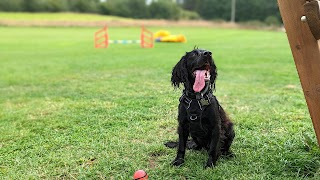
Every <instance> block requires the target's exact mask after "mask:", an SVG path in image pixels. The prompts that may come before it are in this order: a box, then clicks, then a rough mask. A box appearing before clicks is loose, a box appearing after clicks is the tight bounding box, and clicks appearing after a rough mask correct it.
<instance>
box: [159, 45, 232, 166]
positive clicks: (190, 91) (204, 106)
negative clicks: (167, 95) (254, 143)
mask: <svg viewBox="0 0 320 180" xmlns="http://www.w3.org/2000/svg"><path fill="white" fill-rule="evenodd" d="M216 78H217V68H216V65H215V64H214V61H213V59H212V53H211V52H210V51H207V50H202V49H198V48H196V49H194V50H192V51H191V52H187V53H186V54H185V55H184V56H183V57H182V58H181V60H180V61H179V62H178V63H177V64H176V65H175V67H174V68H173V70H172V77H171V82H172V85H173V86H174V87H175V88H176V87H179V86H180V85H181V84H182V85H183V86H184V90H183V93H182V96H181V97H180V104H179V109H178V110H179V112H178V121H179V126H178V134H179V141H178V142H167V143H166V144H165V145H166V146H167V147H171V148H173V147H177V156H176V158H175V159H174V161H173V162H172V165H174V166H180V165H182V164H183V163H184V157H185V152H186V148H190V149H196V150H200V149H202V148H205V149H206V150H207V151H208V155H209V158H208V160H207V163H206V164H205V167H213V166H215V165H216V161H217V160H218V158H219V157H220V155H226V156H233V154H232V153H231V151H230V146H231V143H232V141H233V139H234V137H235V133H234V130H233V123H232V122H231V120H230V119H229V118H228V116H227V115H226V113H225V111H224V110H223V108H222V107H221V105H220V104H219V102H218V100H217V98H216V97H215V96H214V95H213V90H214V89H215V80H216ZM189 136H191V138H192V140H188V137H189Z"/></svg>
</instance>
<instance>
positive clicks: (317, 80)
mask: <svg viewBox="0 0 320 180" xmlns="http://www.w3.org/2000/svg"><path fill="white" fill-rule="evenodd" d="M305 3H306V0H278V5H279V9H280V13H281V16H282V20H283V22H284V26H285V29H286V33H287V36H288V40H289V43H290V47H291V51H292V54H293V58H294V62H295V64H296V68H297V70H298V74H299V77H300V82H301V85H302V89H303V93H304V96H305V98H306V102H307V105H308V108H309V113H310V116H311V119H312V123H313V127H314V130H315V132H316V136H317V139H318V144H319V145H320V51H319V46H318V42H317V40H316V39H315V38H314V37H313V35H312V33H311V31H310V28H309V26H308V23H304V22H302V21H301V17H302V16H304V15H305V13H304V6H303V5H304V4H305ZM319 28H320V27H319Z"/></svg>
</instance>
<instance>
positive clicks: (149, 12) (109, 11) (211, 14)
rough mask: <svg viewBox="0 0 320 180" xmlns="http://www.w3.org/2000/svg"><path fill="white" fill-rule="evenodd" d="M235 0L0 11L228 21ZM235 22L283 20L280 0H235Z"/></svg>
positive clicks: (111, 2) (99, 2) (73, 0)
mask: <svg viewBox="0 0 320 180" xmlns="http://www.w3.org/2000/svg"><path fill="white" fill-rule="evenodd" d="M231 2H232V0H223V1H221V0H184V1H183V2H182V3H178V4H177V3H174V2H173V1H172V0H157V1H155V0H154V1H151V3H149V4H146V0H104V1H103V0H1V1H0V11H10V12H19V11H20V12H79V13H97V14H104V15H115V16H121V17H131V18H138V19H170V20H180V19H205V20H223V21H229V20H230V18H231ZM235 14H236V16H235V21H236V22H245V21H261V22H267V23H279V22H280V21H281V17H280V13H279V10H278V6H277V0H236V13H235Z"/></svg>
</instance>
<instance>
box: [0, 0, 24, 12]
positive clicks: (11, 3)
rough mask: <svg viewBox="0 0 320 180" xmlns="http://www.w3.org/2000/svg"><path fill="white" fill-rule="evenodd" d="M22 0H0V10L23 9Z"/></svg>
mask: <svg viewBox="0 0 320 180" xmlns="http://www.w3.org/2000/svg"><path fill="white" fill-rule="evenodd" d="M22 10H23V8H22V0H0V11H22Z"/></svg>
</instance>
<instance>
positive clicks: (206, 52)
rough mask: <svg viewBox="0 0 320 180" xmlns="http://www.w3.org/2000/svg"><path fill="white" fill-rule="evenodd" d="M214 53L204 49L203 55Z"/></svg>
mask: <svg viewBox="0 0 320 180" xmlns="http://www.w3.org/2000/svg"><path fill="white" fill-rule="evenodd" d="M211 55H212V53H211V52H210V51H204V52H203V56H211Z"/></svg>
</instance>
